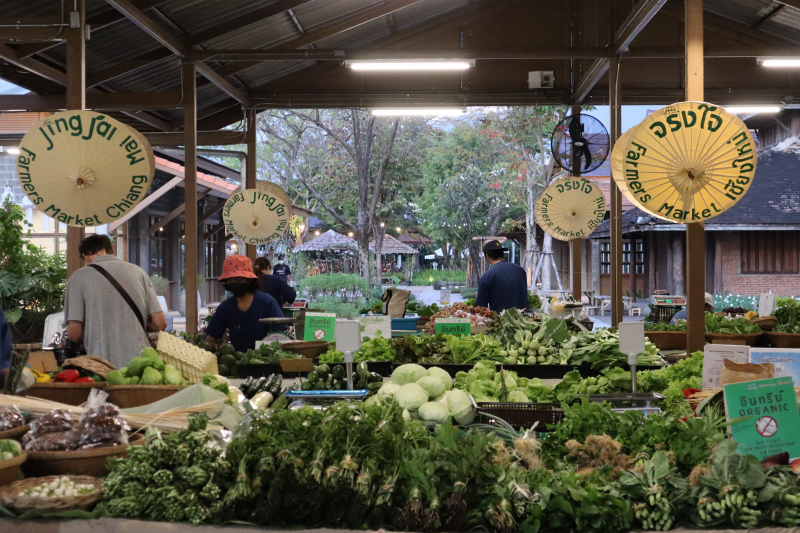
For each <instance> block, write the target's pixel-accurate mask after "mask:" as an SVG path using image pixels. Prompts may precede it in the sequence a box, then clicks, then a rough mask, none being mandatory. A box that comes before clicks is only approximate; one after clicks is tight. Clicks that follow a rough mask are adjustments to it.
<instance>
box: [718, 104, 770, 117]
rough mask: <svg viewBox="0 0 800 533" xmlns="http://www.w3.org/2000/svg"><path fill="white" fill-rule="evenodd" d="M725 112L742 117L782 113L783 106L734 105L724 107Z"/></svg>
mask: <svg viewBox="0 0 800 533" xmlns="http://www.w3.org/2000/svg"><path fill="white" fill-rule="evenodd" d="M724 107H725V111H727V112H728V113H733V114H734V115H742V114H745V113H780V112H781V106H779V105H732V106H724Z"/></svg>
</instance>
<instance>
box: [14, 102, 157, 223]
mask: <svg viewBox="0 0 800 533" xmlns="http://www.w3.org/2000/svg"><path fill="white" fill-rule="evenodd" d="M19 150H20V154H19V155H18V156H17V175H18V176H19V181H20V184H21V185H22V190H23V191H24V192H25V194H26V195H27V197H28V199H30V201H31V202H33V204H34V205H35V206H37V209H39V211H42V212H43V213H44V214H45V215H47V216H50V217H52V218H54V219H56V220H58V221H59V222H61V223H63V224H67V225H68V226H100V225H102V224H108V223H109V222H113V221H114V220H116V219H118V218H120V217H122V216H124V215H126V214H127V213H129V212H130V211H131V210H132V209H133V208H134V207H135V206H136V204H138V203H139V202H140V201H141V200H142V198H144V196H145V194H147V191H148V189H150V185H151V183H152V180H153V173H154V172H155V158H154V157H153V150H152V149H151V148H150V145H149V144H148V143H147V141H146V140H145V139H144V137H143V136H142V135H141V134H139V133H138V132H135V131H134V130H133V129H132V128H129V127H128V126H126V125H125V124H123V123H121V122H119V121H117V120H115V119H113V118H111V117H108V116H106V115H102V114H100V113H95V112H93V111H64V112H61V113H56V114H54V115H50V116H49V117H47V118H45V119H44V120H42V121H40V122H39V123H37V124H36V125H35V126H34V127H33V128H32V129H31V130H29V131H28V133H26V134H25V136H24V137H23V138H22V141H21V142H20V145H19Z"/></svg>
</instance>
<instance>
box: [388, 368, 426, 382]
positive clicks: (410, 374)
mask: <svg viewBox="0 0 800 533" xmlns="http://www.w3.org/2000/svg"><path fill="white" fill-rule="evenodd" d="M426 375H427V370H425V369H424V368H422V367H421V366H419V365H401V366H398V367H397V368H395V369H394V372H392V382H393V383H397V384H398V385H401V386H402V385H405V384H406V383H415V382H416V381H417V380H419V378H421V377H424V376H426Z"/></svg>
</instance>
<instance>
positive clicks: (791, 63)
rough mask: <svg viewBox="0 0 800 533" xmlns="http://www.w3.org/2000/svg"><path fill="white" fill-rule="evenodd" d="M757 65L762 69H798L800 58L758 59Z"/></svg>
mask: <svg viewBox="0 0 800 533" xmlns="http://www.w3.org/2000/svg"><path fill="white" fill-rule="evenodd" d="M758 64H759V65H761V66H762V67H800V58H797V57H759V58H758Z"/></svg>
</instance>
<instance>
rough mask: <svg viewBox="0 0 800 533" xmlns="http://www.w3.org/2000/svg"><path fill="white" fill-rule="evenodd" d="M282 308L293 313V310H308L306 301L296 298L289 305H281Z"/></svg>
mask: <svg viewBox="0 0 800 533" xmlns="http://www.w3.org/2000/svg"><path fill="white" fill-rule="evenodd" d="M283 308H284V309H288V310H291V311H294V310H295V309H308V300H305V299H303V298H298V299H297V300H295V301H294V302H292V303H290V304H289V303H286V304H283Z"/></svg>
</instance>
